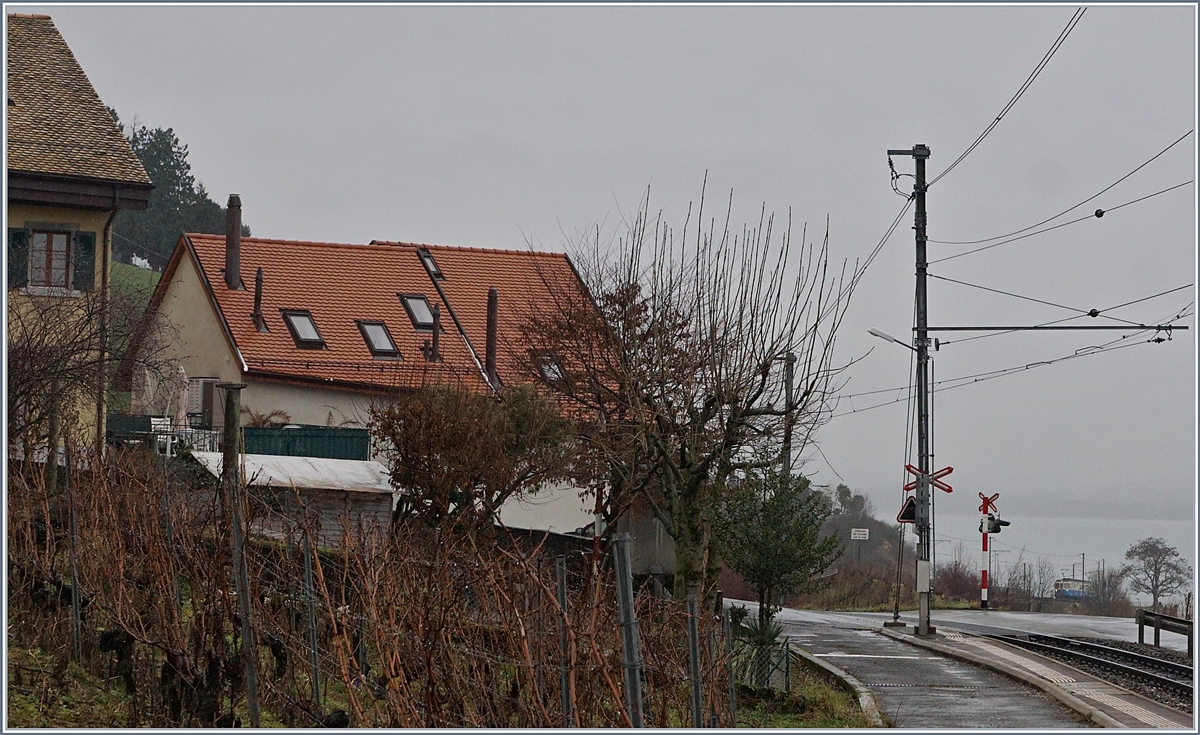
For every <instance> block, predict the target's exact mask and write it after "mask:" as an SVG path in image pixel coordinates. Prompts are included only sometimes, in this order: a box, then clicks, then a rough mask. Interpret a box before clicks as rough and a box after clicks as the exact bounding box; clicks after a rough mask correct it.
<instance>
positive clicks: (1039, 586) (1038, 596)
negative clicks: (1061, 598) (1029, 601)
mask: <svg viewBox="0 0 1200 735" xmlns="http://www.w3.org/2000/svg"><path fill="white" fill-rule="evenodd" d="M1057 579H1058V575H1057V572H1056V571H1055V569H1054V563H1053V562H1051V561H1050V560H1049V559H1047V558H1046V557H1044V556H1039V557H1038V560H1037V567H1036V568H1035V570H1034V575H1033V597H1034V599H1035V600H1037V608H1038V611H1039V612H1040V611H1041V609H1042V603H1043V602H1044V601H1045V600H1049V599H1051V598H1052V597H1053V596H1054V582H1055V580H1057Z"/></svg>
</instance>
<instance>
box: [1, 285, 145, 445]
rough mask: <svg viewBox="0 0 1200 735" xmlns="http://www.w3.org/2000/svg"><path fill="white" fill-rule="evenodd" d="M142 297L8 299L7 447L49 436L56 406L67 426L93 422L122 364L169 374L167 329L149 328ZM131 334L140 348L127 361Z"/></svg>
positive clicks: (91, 294)
mask: <svg viewBox="0 0 1200 735" xmlns="http://www.w3.org/2000/svg"><path fill="white" fill-rule="evenodd" d="M140 301H141V300H140V299H139V297H138V295H137V294H133V293H130V292H128V291H116V290H114V291H112V292H111V293H107V294H106V293H104V292H103V289H99V288H96V289H92V290H89V291H82V292H74V293H71V294H26V293H21V294H18V293H15V292H10V293H9V299H8V309H7V315H8V341H7V343H8V401H9V414H8V417H9V420H8V440H9V442H10V443H19V444H22V445H24V446H25V447H26V448H32V447H34V446H38V445H40V444H42V443H44V442H45V441H46V440H47V438H48V437H49V434H50V424H51V421H50V414H51V412H52V408H53V406H55V405H56V404H57V405H58V406H59V410H60V411H61V412H63V415H62V416H61V417H60V418H63V419H67V421H64V422H63V426H65V427H66V426H70V425H71V424H76V423H88V422H89V421H94V420H95V419H96V418H97V417H96V411H97V407H99V406H104V405H107V404H108V400H104V401H101V400H100V399H101V398H104V399H108V398H109V397H110V391H111V388H112V386H113V384H114V377H115V376H116V373H117V368H118V365H119V364H120V363H122V361H125V362H127V363H128V365H129V367H130V368H131V369H132V368H133V367H135V366H140V367H141V368H145V369H146V370H148V371H150V372H151V373H152V374H154V375H157V376H162V375H165V374H166V372H165V368H164V360H163V347H164V345H165V340H164V339H163V337H164V336H165V335H164V330H165V329H166V328H167V327H165V326H158V327H148V326H147V324H146V319H145V316H144V312H143V310H142V308H141V306H140ZM134 334H139V335H140V336H141V343H140V344H141V349H140V350H139V351H138V353H137V354H136V355H128V356H127V355H126V349H127V346H128V345H129V344H130V342H131V339H132V338H133V336H134Z"/></svg>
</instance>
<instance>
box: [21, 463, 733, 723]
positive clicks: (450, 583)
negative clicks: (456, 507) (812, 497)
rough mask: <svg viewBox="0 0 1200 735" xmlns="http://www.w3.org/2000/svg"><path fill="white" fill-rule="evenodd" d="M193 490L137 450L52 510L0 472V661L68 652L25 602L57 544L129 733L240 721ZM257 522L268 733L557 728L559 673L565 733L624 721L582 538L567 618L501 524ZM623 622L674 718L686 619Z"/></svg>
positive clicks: (254, 570) (234, 635)
mask: <svg viewBox="0 0 1200 735" xmlns="http://www.w3.org/2000/svg"><path fill="white" fill-rule="evenodd" d="M203 478H204V474H203V473H202V472H196V471H194V468H193V469H189V465H188V464H187V463H186V462H181V461H174V462H172V463H170V464H163V461H162V459H161V458H158V457H155V456H153V455H150V454H149V453H142V452H138V451H135V450H122V451H115V452H112V453H111V454H110V455H109V456H108V457H107V458H106V460H105V461H104V462H103V463H101V462H95V463H90V462H89V463H88V465H87V466H74V467H73V468H72V470H71V472H70V474H69V475H68V477H67V482H66V483H65V489H63V488H62V487H60V489H59V491H58V493H57V495H56V496H53V497H51V496H48V494H47V492H46V488H45V483H42V482H40V480H39V479H38V477H37V475H36V473H35V474H34V475H33V476H32V479H24V478H22V476H21V475H19V474H10V478H9V479H10V488H9V504H8V514H9V515H8V520H9V528H10V537H9V544H10V546H9V548H10V580H12V581H13V582H15V583H14V584H10V586H9V607H8V609H9V620H8V623H9V633H10V638H9V641H10V645H21V646H26V645H29V646H34V645H35V646H38V647H40V648H42V649H43V650H45V651H48V652H54V655H56V656H58V657H59V659H61V660H62V661H64V662H65V661H66V660H68V659H69V658H70V657H71V656H72V653H71V650H72V643H71V641H72V624H71V610H70V604H69V602H68V603H67V604H65V605H64V604H63V600H62V597H61V595H60V594H58V592H57V591H56V592H55V594H56V595H58V596H57V597H52V598H47V597H46V595H42V597H40V598H39V597H37V596H36V595H34V594H33V591H34V590H35V589H41V588H43V587H45V588H47V589H54V590H60V588H57V587H53V585H52V583H59V584H61V583H64V582H66V583H69V582H70V579H71V565H70V553H69V552H70V549H71V547H72V545H73V546H74V548H75V550H76V558H77V570H78V578H79V590H80V592H81V594H82V595H83V596H85V597H86V600H87V605H86V613H85V614H86V616H87V617H86V624H85V625H83V626H82V631H83V636H84V638H83V659H82V662H83V663H84V665H85V666H87V667H89V668H90V669H91V670H93V671H94V672H95V673H97V674H100V675H103V676H114V675H116V676H119V677H121V678H125V679H126V681H127V682H128V683H127V685H126V686H127V691H129V692H130V697H129V701H130V712H129V724H130V725H149V726H159V727H170V726H213V725H214V724H220V723H223V724H225V725H226V726H228V724H231V723H233V722H234V721H235V718H238V719H241V720H243V721H244V720H245V718H246V710H245V706H244V702H245V695H246V687H245V678H244V675H243V670H244V669H243V666H244V662H243V660H242V658H241V625H240V621H239V618H238V617H237V609H238V608H237V601H236V593H235V584H234V579H233V569H232V564H231V561H232V560H231V556H232V554H231V546H230V525H229V517H230V516H229V514H228V513H227V512H226V508H225V506H224V502H223V500H222V497H221V494H220V493H219V492H217V489H216V487H215V485H214V484H213V483H212V482H209V481H205V480H204V479H203ZM72 502H73V508H74V513H75V521H76V523H75V534H74V536H72V534H71V532H70V523H69V510H70V508H71V507H72V506H71V503H72ZM300 507H302V506H300ZM244 511H245V516H246V518H247V519H250V521H248V525H249V526H250V527H252V528H253V527H255V526H254V523H256V522H257V519H261V518H263V517H265V516H269V515H270V514H278V513H279V512H280V511H279V510H278V509H277V508H275V507H273V506H272V504H271V503H270V502H269V501H268V500H266V499H265V498H264V497H261V496H260V495H259V494H257V493H255V492H247V493H246V494H245V498H244ZM275 520H276V521H277V522H276V523H275V524H274V527H275V528H278V529H281V530H280V531H278V532H276V533H274V534H273V535H271V536H261V535H259V536H252V537H251V538H250V540H249V541H248V543H247V547H246V548H247V560H248V568H249V572H250V581H251V585H250V588H251V609H252V614H251V618H252V624H253V631H254V638H255V640H256V642H257V646H256V655H255V657H254V661H255V665H256V670H257V672H258V681H259V688H258V692H259V701H260V703H261V706H262V708H263V710H264V711H266V712H271V713H274V715H275V716H276V717H278V718H279V719H281V720H282V721H283V722H284V724H286V725H288V726H292V727H311V726H314V725H352V726H364V727H468V726H475V727H560V726H562V724H563V717H564V712H565V711H566V709H567V704H566V703H565V702H564V699H563V697H562V696H561V687H560V678H559V677H560V672H563V671H565V672H566V673H567V676H568V680H569V686H568V690H569V694H568V697H567V700H566V702H569V708H570V711H571V712H572V713H573V717H572V719H571V722H572V723H573V724H575V725H578V726H580V727H613V726H622V725H625V724H627V720H626V718H625V715H624V707H623V701H622V697H623V686H622V676H621V668H620V665H621V658H620V657H621V653H620V651H621V646H620V639H619V634H618V626H617V620H616V617H617V615H616V605H615V592H614V587H613V582H612V579H611V575H612V572H611V566H608V565H607V564H606V562H605V557H604V553H605V552H604V549H603V545H602V542H601V541H600V540H596V541H595V542H594V543H588V544H586V545H584V546H582V547H581V546H579V545H578V544H576V545H575V546H574V547H573V550H570V551H568V552H567V553H568V559H567V570H568V574H567V587H568V594H567V605H566V607H565V609H564V608H562V607H560V606H559V604H558V601H557V599H558V598H557V584H556V577H555V568H556V567H555V563H554V555H555V554H558V553H564V551H566V550H565V549H564V548H563V547H562V546H561V545H560V546H559V547H557V548H556V549H554V550H551V546H552V543H553V542H552V540H551V539H535V540H533V541H532V542H530V541H529V540H528V539H523V538H522V537H519V536H518V535H516V534H510V533H508V532H507V531H506V530H505V529H503V528H500V529H498V530H497V532H496V534H495V536H494V538H493V539H490V540H488V541H486V542H484V541H482V540H480V538H479V537H478V535H477V534H474V533H468V532H467V530H468V529H467V527H466V526H465V525H463V524H459V523H456V522H451V523H447V524H444V525H442V526H440V527H438V528H430V527H429V526H427V525H425V524H419V523H417V524H403V525H401V526H400V527H398V528H395V529H391V528H375V527H365V528H364V527H361V524H354V523H351V522H350V519H349V518H345V517H344V518H343V521H342V534H341V538H340V540H339V542H338V544H337V545H336V547H332V548H321V547H318V546H316V543H315V541H316V534H315V521H316V520H317V518H316V515H315V512H305V511H303V510H300V511H298V512H297V513H294V514H292V515H289V516H288V517H286V518H276V519H275ZM18 560H19V561H18ZM18 567H19V569H17V568H18ZM306 567H307V570H308V571H309V572H310V574H306ZM39 584H40V585H42V587H39V586H38V585H39ZM47 585H49V587H47ZM310 585H311V589H312V592H313V594H312V595H311V596H309V595H308V592H307V590H308V589H309V588H310ZM310 603H311V605H310ZM638 612H639V615H640V616H641V618H642V620H643V621H645V622H644V623H643V626H644V627H643V631H642V641H643V650H644V651H645V657H646V667H645V668H646V672H647V681H648V682H649V686H648V688H647V711H648V713H649V715H648V719H650V720H651V721H653V722H656V723H660V724H665V723H677V722H680V721H686V719H687V717H688V715H687V713H689V712H690V704H689V703H690V699H689V692H688V691H687V688H686V687H685V686H682V685H681V683H680V682H681V678H680V676H679V673H680V672H681V671H687V658H686V656H687V634H686V626H685V624H684V623H685V622H686V621H685V620H684V619H683V618H682V616H681V615H680V613H679V610H678V607H677V606H673V605H667V604H665V603H663V602H662V601H660V600H655V599H652V597H651V596H650V595H649V594H639V598H638ZM699 622H700V630H701V635H702V641H703V644H702V645H703V657H704V658H703V661H704V668H703V671H704V677H705V679H704V681H705V687H706V688H705V692H706V695H705V696H706V699H707V701H708V702H710V703H711V704H712V705H713V707H714V708H715V711H716V714H717V716H718V719H719V721H721V722H725V721H726V720H725V719H721V718H727V716H728V713H727V712H726V711H725V706H724V702H726V701H727V699H726V697H724V696H722V693H723V692H726V691H727V689H726V688H725V687H726V686H727V679H725V678H723V677H724V674H723V672H724V670H725V669H724V668H723V666H724V665H725V663H726V662H725V659H724V657H723V654H722V652H723V651H724V642H723V640H722V639H721V637H720V625H719V622H717V621H715V620H713V619H712V618H711V616H709V617H704V618H702V619H701V620H700V621H699ZM560 634H562V635H564V636H565V639H566V653H565V655H564V654H563V653H561V652H560V647H559V636H560ZM102 637H103V640H101V639H102ZM126 642H127V645H126ZM314 642H315V648H314V646H313V643H314ZM118 648H120V649H121V650H122V651H127V652H129V658H128V659H122V658H121V656H123V655H124V654H122V653H119V652H118V651H117V649H118ZM314 656H315V658H316V670H317V672H318V673H317V681H318V685H319V690H320V698H319V699H315V698H314V687H313V680H312V672H313V663H312V659H313V657H314ZM123 660H124V661H126V662H130V663H129V666H128V668H127V669H121V668H120V666H124V664H123V663H121V662H122V661H123ZM122 672H127V675H126V673H122Z"/></svg>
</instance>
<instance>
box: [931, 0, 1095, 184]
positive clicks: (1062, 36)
mask: <svg viewBox="0 0 1200 735" xmlns="http://www.w3.org/2000/svg"><path fill="white" fill-rule="evenodd" d="M1085 12H1087V8H1076V9H1075V14H1074V15H1072V16H1071V20H1070V21H1068V22H1067V27H1066V28H1064V29H1063V30H1062V32H1061V33H1059V34H1058V38H1057V39H1055V41H1054V44H1053V45H1051V46H1050V50H1049V51H1047V52H1046V55H1045V56H1043V57H1042V60H1041V61H1040V62H1038V65H1037V66H1036V67H1035V68H1034V70H1033V73H1032V74H1030V75H1029V78H1028V79H1026V80H1025V83H1024V84H1022V85H1021V88H1020V89H1018V90H1017V93H1016V94H1015V95H1013V98H1012V99H1011V100H1009V101H1008V104H1007V105H1005V106H1004V109H1003V110H1001V111H1000V114H999V115H997V116H996V119H995V120H993V121H992V122H991V124H990V125H988V126H987V128H985V129H984V131H983V132H982V133H980V134H979V137H978V138H976V139H975V142H974V143H972V144H971V145H970V147H968V148H967V149H966V150H965V151H963V152H962V155H960V156H959V157H958V158H956V159H954V163H951V164H950V166H949V167H948V168H947V169H946V170H945V171H943V172H941V173H940V174H938V175H937V176H935V177H934V179H933V181H930V182H929V183H928V184H927V185H926V188H927V189H928V188H929V187H930V186H933V185H934V184H936V183H937V182H938V181H940V180H941V178H942V177H943V176H945V175H946V174H948V173H950V172H951V171H953V170H954V167H955V166H957V165H958V164H960V163H962V160H963V159H964V158H966V157H967V156H969V155H970V154H971V151H973V150H975V148H976V146H978V145H979V144H980V143H982V142H983V139H984V138H986V137H987V136H988V134H989V133H991V132H992V130H994V129H995V127H996V126H997V125H999V124H1000V121H1001V120H1003V119H1004V116H1005V115H1007V114H1008V111H1009V110H1011V109H1012V108H1013V106H1014V105H1016V104H1017V100H1019V99H1021V96H1022V95H1024V94H1025V92H1026V90H1028V89H1029V87H1030V85H1032V84H1033V81H1034V80H1035V79H1037V78H1038V75H1039V74H1041V73H1042V69H1044V68H1046V64H1048V63H1050V59H1051V58H1053V57H1054V54H1055V53H1057V52H1058V49H1059V47H1060V46H1062V44H1063V42H1064V41H1066V40H1067V36H1069V35H1070V34H1071V31H1072V30H1074V28H1075V24H1077V23H1078V22H1079V19H1080V18H1082V17H1083V14H1084V13H1085Z"/></svg>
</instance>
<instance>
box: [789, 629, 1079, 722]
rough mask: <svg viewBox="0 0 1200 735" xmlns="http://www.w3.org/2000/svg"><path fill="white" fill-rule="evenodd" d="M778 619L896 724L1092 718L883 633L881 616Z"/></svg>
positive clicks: (796, 639)
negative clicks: (858, 686) (856, 683)
mask: <svg viewBox="0 0 1200 735" xmlns="http://www.w3.org/2000/svg"><path fill="white" fill-rule="evenodd" d="M776 620H777V621H778V622H779V623H780V624H781V625H782V626H783V630H784V635H787V636H789V637H790V638H791V639H792V641H793V643H795V644H796V645H798V646H800V647H802V648H804V649H805V650H807V651H809V652H810V653H813V654H814V655H816V656H818V657H820V658H823V659H824V660H826V661H828V662H829V663H831V664H834V665H835V666H837V667H839V668H841V669H843V670H845V671H847V672H848V673H850V674H852V675H853V676H855V677H856V678H858V680H859V681H861V682H862V683H863V684H864V685H865V686H867V687H868V688H869V689H870V690H871V692H872V694H873V695H874V696H875V699H876V702H878V704H879V709H880V711H881V712H882V713H883V714H884V716H885V717H886V718H888V720H889V721H890V723H891V725H892V726H893V727H900V728H906V729H907V728H987V729H997V728H1005V729H1035V728H1054V729H1059V728H1076V727H1089V726H1091V725H1090V724H1088V723H1084V722H1081V721H1080V720H1079V718H1078V717H1077V716H1076V715H1075V714H1074V713H1073V712H1071V711H1070V710H1068V709H1067V708H1066V707H1064V706H1062V705H1060V704H1059V703H1057V702H1055V701H1054V700H1052V699H1050V698H1049V697H1047V696H1045V695H1044V694H1042V693H1041V692H1040V691H1038V690H1036V689H1033V688H1032V687H1028V686H1025V685H1023V684H1020V683H1017V682H1015V681H1013V680H1011V679H1009V678H1008V677H1005V676H1002V675H1000V674H996V673H992V672H990V671H987V670H984V669H981V668H978V667H975V666H972V665H970V664H966V663H961V662H959V661H955V660H953V659H950V658H944V657H941V656H936V655H934V654H932V653H930V652H928V651H925V650H922V649H919V648H916V647H913V646H909V645H907V644H904V643H901V642H898V641H894V640H891V639H890V638H887V637H885V636H882V635H880V634H879V633H877V632H875V631H876V630H877V629H878V628H879V625H880V621H878V620H877V619H872V618H871V617H867V616H862V617H858V616H854V615H847V614H822V613H813V612H808V611H797V610H783V611H782V612H780V614H779V616H778V617H777V618H776Z"/></svg>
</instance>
